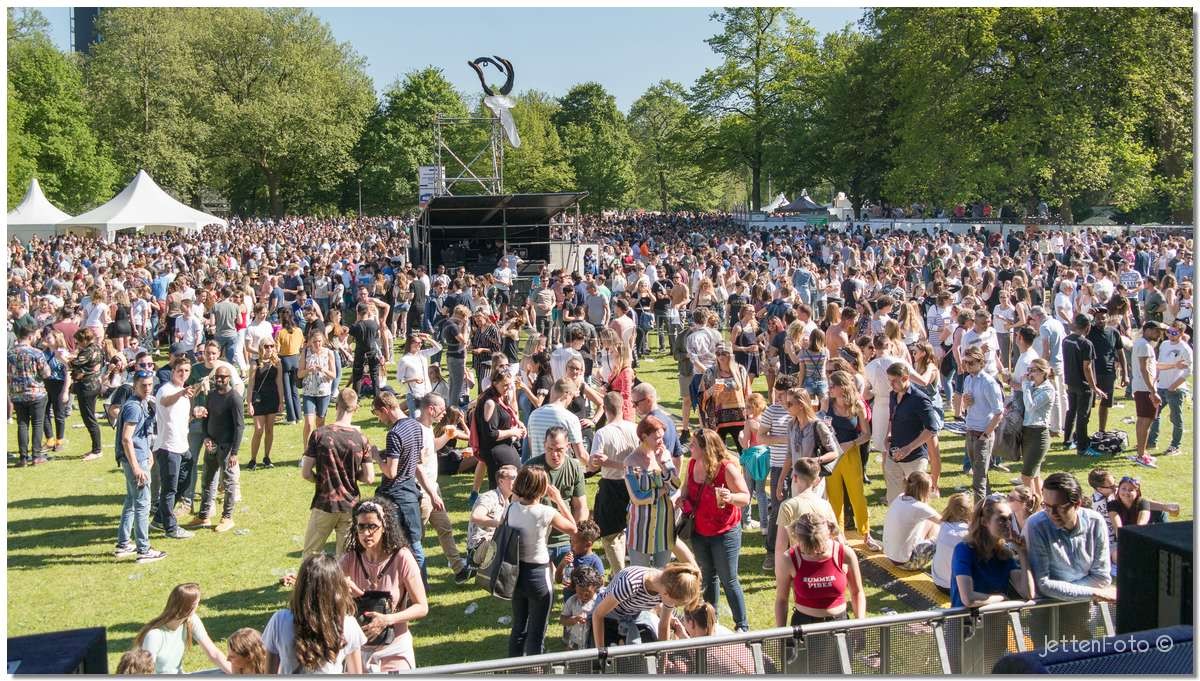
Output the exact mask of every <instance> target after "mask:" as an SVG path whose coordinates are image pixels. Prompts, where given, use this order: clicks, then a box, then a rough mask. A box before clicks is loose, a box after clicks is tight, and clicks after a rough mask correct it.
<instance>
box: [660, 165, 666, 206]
mask: <svg viewBox="0 0 1200 681" xmlns="http://www.w3.org/2000/svg"><path fill="white" fill-rule="evenodd" d="M658 198H659V201H660V202H661V203H662V212H664V213H666V212H667V173H666V171H664V170H659V171H658Z"/></svg>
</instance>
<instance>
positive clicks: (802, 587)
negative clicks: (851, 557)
mask: <svg viewBox="0 0 1200 681" xmlns="http://www.w3.org/2000/svg"><path fill="white" fill-rule="evenodd" d="M845 550H846V548H845V545H844V544H842V543H841V542H834V544H833V553H832V554H831V555H830V556H829V558H826V559H825V560H804V559H803V558H802V557H801V556H800V548H799V547H798V546H793V547H792V548H790V549H788V552H787V555H788V560H790V561H791V562H792V568H793V569H795V571H796V574H795V576H794V577H792V595H793V596H794V597H795V599H796V605H799V606H803V607H806V608H815V609H818V610H829V609H832V608H836V607H838V606H841V605H845V604H846V573H845V572H844V571H843V569H842V564H843V563H844V561H845Z"/></svg>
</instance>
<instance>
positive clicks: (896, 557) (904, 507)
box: [883, 471, 942, 571]
mask: <svg viewBox="0 0 1200 681" xmlns="http://www.w3.org/2000/svg"><path fill="white" fill-rule="evenodd" d="M931 488H932V483H931V482H930V479H929V474H928V473H926V472H924V471H913V472H912V473H909V475H908V478H907V479H906V480H905V481H904V494H901V495H900V496H898V497H896V499H895V500H893V501H892V505H891V506H888V512H887V516H886V517H884V519H883V552H884V555H886V556H887V557H888V559H890V560H891V561H892V562H893V563H894V564H896V565H897V566H898V567H900V568H901V569H903V570H913V571H920V570H924V569H925V568H926V566H928V565H929V562H930V561H931V560H933V552H934V550H936V549H937V543H936V539H937V535H938V530H939V529H940V526H941V524H942V519H941V514H939V513H938V512H937V511H935V510H934V509H933V507H932V506H930V505H929V491H930V489H931Z"/></svg>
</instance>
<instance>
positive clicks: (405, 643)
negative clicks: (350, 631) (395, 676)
mask: <svg viewBox="0 0 1200 681" xmlns="http://www.w3.org/2000/svg"><path fill="white" fill-rule="evenodd" d="M351 515H352V517H353V518H354V527H353V528H352V529H353V531H352V532H351V533H350V536H349V537H347V538H346V552H345V553H344V554H342V558H341V560H340V561H339V562H338V566H339V567H340V568H341V570H342V573H343V574H344V575H345V576H346V578H347V579H348V580H349V582H350V592H351V594H353V595H354V597H355V598H359V597H362V596H364V595H366V594H371V595H375V594H378V593H379V592H383V594H385V595H386V599H387V600H386V602H387V603H388V604H389V607H388V608H387V610H388V612H378V611H373V610H369V611H366V612H363V613H362V618H363V621H362V627H363V634H365V635H366V637H367V643H366V644H365V645H363V648H362V666H363V668H364V669H366V670H368V671H382V672H393V671H400V670H402V669H414V668H416V666H417V662H416V655H415V653H414V652H413V640H412V632H410V631H409V629H408V623H409V622H412V621H413V620H419V619H421V618H422V617H424V616H425V615H427V614H429V601H428V599H427V598H426V596H425V585H424V584H423V583H422V582H421V570H420V568H419V567H418V566H417V559H416V558H414V557H413V554H412V550H411V549H409V548H408V542H407V541H406V540H405V538H404V533H403V532H401V531H400V527H399V525H398V524H397V518H398V515H397V513H396V507H395V505H393V504H392V502H390V501H388V500H387V499H384V498H381V497H375V498H373V499H367V500H365V501H360V502H358V503H357V504H355V506H354V510H353V511H352V512H351ZM372 600H374V599H372ZM376 602H378V601H376ZM389 627H390V628H391V630H392V631H391V636H390V642H389V641H388V639H389V636H388V633H387V632H386V629H387V628H389Z"/></svg>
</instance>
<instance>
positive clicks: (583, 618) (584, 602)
mask: <svg viewBox="0 0 1200 681" xmlns="http://www.w3.org/2000/svg"><path fill="white" fill-rule="evenodd" d="M571 583H572V584H573V585H574V586H575V595H574V596H571V597H570V598H568V599H567V602H566V603H565V604H564V605H563V611H562V619H561V620H560V621H561V622H562V625H563V643H565V644H566V646H567V650H583V649H585V648H587V647H588V646H587V637H588V632H589V631H591V619H592V610H593V609H595V607H596V604H597V603H599V602H600V587H602V586H604V576H603V575H602V574H600V572H599V571H597V570H596V568H593V567H590V566H586V565H585V566H581V567H578V568H576V569H575V571H574V573H573V574H572V575H571Z"/></svg>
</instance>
